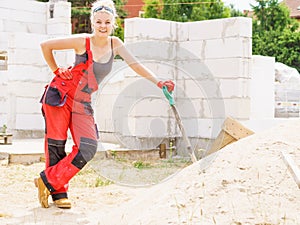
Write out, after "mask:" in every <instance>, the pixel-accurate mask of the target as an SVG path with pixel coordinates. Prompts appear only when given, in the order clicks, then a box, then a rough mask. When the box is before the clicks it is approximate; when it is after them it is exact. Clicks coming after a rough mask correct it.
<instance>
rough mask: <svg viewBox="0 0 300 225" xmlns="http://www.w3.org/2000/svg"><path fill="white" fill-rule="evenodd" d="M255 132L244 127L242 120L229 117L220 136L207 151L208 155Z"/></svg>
mask: <svg viewBox="0 0 300 225" xmlns="http://www.w3.org/2000/svg"><path fill="white" fill-rule="evenodd" d="M252 134H254V132H253V131H252V130H250V129H248V128H246V127H244V126H243V125H242V124H241V123H240V122H238V121H236V120H234V119H232V118H231V117H227V118H226V119H225V121H224V123H223V125H222V130H221V131H220V133H219V135H218V137H217V138H216V139H215V140H214V142H213V144H212V146H211V148H210V149H209V150H208V151H207V152H206V154H205V155H206V156H207V155H210V154H212V153H214V152H216V151H218V150H220V149H222V148H223V147H225V146H226V145H228V144H231V143H232V142H235V141H237V140H239V139H241V138H244V137H247V136H249V135H252Z"/></svg>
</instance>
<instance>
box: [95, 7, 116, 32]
mask: <svg viewBox="0 0 300 225" xmlns="http://www.w3.org/2000/svg"><path fill="white" fill-rule="evenodd" d="M113 25H114V17H113V15H111V14H110V13H107V12H103V11H98V12H95V13H94V17H93V23H92V28H93V31H94V34H96V35H97V36H98V35H99V36H100V37H107V36H109V35H110V34H111V33H112V31H113Z"/></svg>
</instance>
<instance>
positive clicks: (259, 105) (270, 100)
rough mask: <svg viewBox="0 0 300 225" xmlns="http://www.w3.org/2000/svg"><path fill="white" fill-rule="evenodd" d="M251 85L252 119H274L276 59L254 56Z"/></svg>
mask: <svg viewBox="0 0 300 225" xmlns="http://www.w3.org/2000/svg"><path fill="white" fill-rule="evenodd" d="M252 60H253V66H252V74H251V75H252V76H251V78H252V79H251V83H250V98H251V119H270V118H274V112H275V109H274V107H275V91H274V89H275V82H274V81H275V58H274V57H267V56H253V58H252Z"/></svg>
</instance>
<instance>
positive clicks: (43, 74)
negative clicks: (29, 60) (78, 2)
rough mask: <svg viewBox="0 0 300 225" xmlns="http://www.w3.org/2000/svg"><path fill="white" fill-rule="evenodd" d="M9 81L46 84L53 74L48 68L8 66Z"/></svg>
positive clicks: (21, 65)
mask: <svg viewBox="0 0 300 225" xmlns="http://www.w3.org/2000/svg"><path fill="white" fill-rule="evenodd" d="M8 73H9V80H10V81H29V80H30V81H33V82H41V83H48V82H49V81H50V80H51V79H52V78H53V76H54V75H53V74H52V72H51V70H50V69H49V68H48V66H46V65H44V66H38V65H36V66H31V65H23V64H17V65H9V71H8Z"/></svg>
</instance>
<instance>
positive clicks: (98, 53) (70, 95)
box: [34, 0, 174, 208]
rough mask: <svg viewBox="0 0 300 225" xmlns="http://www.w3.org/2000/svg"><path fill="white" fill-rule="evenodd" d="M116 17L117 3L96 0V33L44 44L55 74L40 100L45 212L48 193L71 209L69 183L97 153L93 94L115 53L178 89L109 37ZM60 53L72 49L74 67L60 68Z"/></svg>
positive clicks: (141, 71) (40, 186)
mask: <svg viewBox="0 0 300 225" xmlns="http://www.w3.org/2000/svg"><path fill="white" fill-rule="evenodd" d="M116 17H117V13H116V10H115V6H114V3H113V1H111V0H98V1H96V2H95V3H94V4H93V6H92V8H91V24H92V30H93V32H92V34H89V35H81V36H79V35H73V36H70V37H67V38H60V39H51V40H47V41H45V42H43V43H41V49H42V52H43V56H44V58H45V60H46V62H47V64H48V66H49V67H50V69H51V70H52V71H53V73H54V75H55V77H54V78H53V80H52V81H51V83H50V84H49V85H47V86H46V89H45V92H44V94H43V97H42V99H41V102H42V112H43V116H44V118H45V127H46V130H45V158H46V168H45V170H44V171H42V172H41V173H40V177H39V178H36V179H35V180H34V182H35V185H36V186H37V188H38V196H39V202H40V204H41V206H42V207H43V208H48V207H49V204H48V197H49V196H50V195H51V197H52V200H53V202H54V204H55V205H56V206H57V207H59V208H71V202H70V200H69V199H68V195H67V191H68V183H69V181H70V179H71V178H72V177H73V176H75V175H76V173H77V172H79V171H80V170H81V169H82V168H83V167H84V166H85V165H86V163H87V162H88V161H90V160H91V159H92V158H93V156H94V155H95V153H96V150H97V133H96V128H95V123H94V117H93V109H92V107H91V94H92V93H93V92H95V91H97V89H98V85H99V83H100V82H101V81H102V80H103V78H104V77H105V76H106V75H108V74H109V72H110V71H111V68H112V63H113V59H114V57H115V56H116V55H119V56H121V57H122V58H123V59H124V60H125V61H126V63H127V64H128V65H129V66H130V67H131V68H132V69H133V70H134V71H135V72H136V73H138V74H139V75H140V76H142V77H144V78H146V79H148V80H149V81H151V82H153V84H155V85H157V86H158V87H160V88H162V87H163V86H167V87H168V89H169V91H172V90H173V89H174V83H173V82H172V81H159V80H158V79H157V77H156V76H155V75H154V74H153V72H151V71H150V70H149V69H147V68H146V67H145V66H143V65H142V64H140V63H139V62H138V61H137V60H136V59H135V57H133V56H132V55H131V54H130V52H129V51H128V50H127V49H126V47H125V46H124V43H123V42H122V41H121V40H120V39H119V38H117V37H114V36H111V34H112V31H113V29H114V28H115V19H116ZM62 49H74V51H75V53H76V56H75V63H74V66H73V67H72V68H60V67H58V65H57V63H56V61H55V58H54V56H53V50H62ZM68 129H70V132H71V134H72V138H73V141H74V146H73V148H72V151H71V153H70V154H68V155H67V154H66V152H65V143H66V140H67V131H68Z"/></svg>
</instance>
